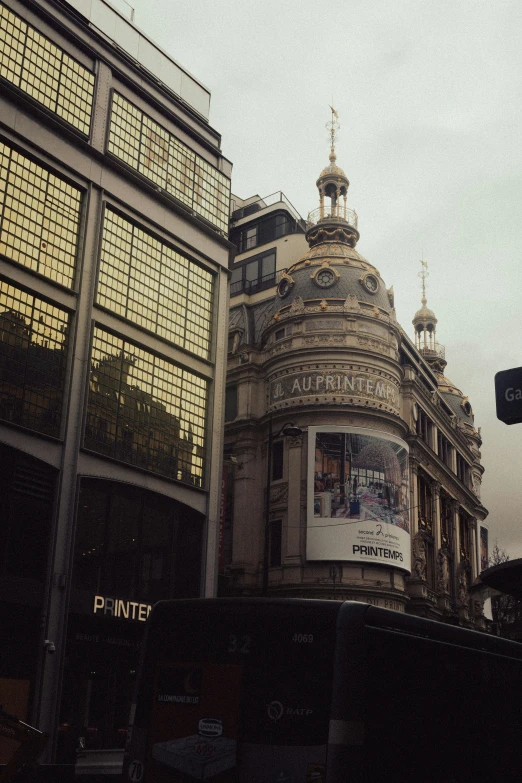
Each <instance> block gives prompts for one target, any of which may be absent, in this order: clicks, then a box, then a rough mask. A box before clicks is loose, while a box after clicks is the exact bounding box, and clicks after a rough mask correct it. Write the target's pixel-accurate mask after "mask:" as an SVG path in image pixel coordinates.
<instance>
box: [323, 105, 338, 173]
mask: <svg viewBox="0 0 522 783" xmlns="http://www.w3.org/2000/svg"><path fill="white" fill-rule="evenodd" d="M330 110H331V112H332V118H331V120H329V121H328V122H327V123H326V130H327V131H328V135H329V137H330V145H331V147H332V150H331V152H330V160H332V156H333V160H335V142H336V141H337V131H338V130H339V128H340V127H341V126H340V125H339V115H338V114H337V112H336V111H335V109H334V107H333V106H330ZM332 162H333V161H332Z"/></svg>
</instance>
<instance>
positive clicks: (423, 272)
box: [419, 260, 429, 305]
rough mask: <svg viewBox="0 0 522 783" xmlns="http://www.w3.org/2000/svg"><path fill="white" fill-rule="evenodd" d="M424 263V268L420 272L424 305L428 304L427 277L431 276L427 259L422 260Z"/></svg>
mask: <svg viewBox="0 0 522 783" xmlns="http://www.w3.org/2000/svg"><path fill="white" fill-rule="evenodd" d="M420 263H421V264H422V269H421V271H420V272H419V277H420V278H421V280H422V299H421V302H422V304H423V305H426V304H427V302H428V300H427V299H426V278H427V277H428V276H429V272H428V264H427V262H426V261H423V260H421V262H420Z"/></svg>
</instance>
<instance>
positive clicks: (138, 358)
mask: <svg viewBox="0 0 522 783" xmlns="http://www.w3.org/2000/svg"><path fill="white" fill-rule="evenodd" d="M74 7H75V9H77V10H79V11H80V13H79V14H78V13H77V12H76V10H74V9H73V8H72V7H69V6H68V5H67V4H63V3H58V2H51V1H50V0H49V1H47V0H38V2H31V3H29V2H28V3H21V2H18V1H17V0H6V1H5V2H2V3H1V4H0V15H1V16H0V20H1V24H2V44H1V47H2V66H1V70H0V79H1V82H2V95H1V96H0V154H1V169H0V297H1V299H0V330H1V340H0V362H1V369H0V449H1V457H2V460H3V464H4V465H5V466H6V467H5V470H4V471H3V475H4V478H5V481H4V495H3V505H2V515H3V521H4V523H5V522H6V524H4V528H3V529H4V530H6V531H7V532H6V533H5V536H4V538H5V541H4V546H3V554H2V562H3V571H2V575H1V578H2V586H3V590H2V595H3V603H2V611H3V612H5V618H6V626H5V627H11V624H12V622H13V619H12V618H13V617H14V616H18V617H19V621H17V623H18V625H20V632H19V633H18V632H17V634H15V636H16V639H17V641H16V643H15V644H14V646H13V648H12V659H11V660H12V667H11V668H10V669H9V671H6V672H5V675H6V677H7V679H9V680H16V681H17V682H18V686H17V687H18V690H19V691H20V693H22V692H23V693H24V694H25V696H24V699H25V702H24V703H25V708H24V714H23V715H20V717H22V718H25V719H27V720H29V721H30V722H33V723H36V724H38V725H39V727H40V728H42V729H44V730H46V731H49V732H50V733H51V735H52V736H53V737H54V738H56V729H57V725H58V722H59V721H61V723H62V724H71V725H72V724H74V726H73V728H72V729H70V730H71V731H72V730H74V731H75V732H76V735H78V734H79V733H80V732H81V731H83V733H84V734H85V733H86V732H87V731H88V733H89V737H90V742H91V745H92V747H111V746H114V745H121V743H122V742H123V741H124V738H125V737H124V733H125V732H124V730H125V727H126V722H127V717H128V714H126V713H127V711H128V706H129V693H130V688H131V685H132V680H133V678H134V677H135V671H136V667H137V656H138V647H139V643H140V640H141V637H142V634H143V620H144V619H145V616H146V613H147V611H148V609H147V607H148V606H149V605H150V603H151V602H154V601H155V600H157V599H158V598H160V597H161V598H166V597H175V596H178V595H183V596H186V595H200V594H206V595H212V594H213V593H214V592H215V586H216V579H217V574H216V564H217V534H218V528H217V525H218V514H219V500H220V496H219V491H220V481H221V471H220V462H221V452H222V431H221V422H222V418H223V406H224V394H223V386H224V372H225V366H224V355H225V350H224V346H225V338H226V303H227V300H228V264H229V255H230V250H231V245H230V243H229V242H228V240H227V238H226V236H227V231H228V213H229V206H228V202H229V194H230V183H229V177H230V172H231V166H230V163H229V162H228V161H226V159H224V158H223V156H222V155H221V152H220V147H219V143H220V138H219V135H218V134H217V133H216V132H215V131H214V130H213V129H212V128H211V127H210V126H209V125H208V123H207V121H206V118H205V117H204V116H203V115H204V113H203V112H202V106H203V104H202V100H200V99H201V95H202V94H203V93H205V91H204V89H203V88H200V87H198V89H197V90H196V92H197V93H198V95H197V96H196V93H194V102H193V105H191V104H190V95H191V92H190V90H186V91H185V92H183V91H181V93H180V92H176V91H175V90H172V89H170V88H169V87H168V86H166V85H167V84H168V80H165V81H164V84H163V85H162V84H161V83H160V82H158V80H154V79H152V78H150V76H149V75H148V72H147V71H146V70H144V69H143V67H141V66H140V65H139V64H138V63H137V62H136V61H135V60H133V59H132V57H130V56H129V57H127V56H126V55H125V54H124V53H122V52H121V51H120V50H118V49H116V48H115V46H114V45H112V44H111V43H110V42H109V41H108V40H107V38H106V37H104V36H103V35H101V34H100V33H99V32H98V29H97V27H96V26H95V25H94V26H93V25H89V24H88V20H87V18H86V17H84V16H82V8H79V9H78V8H77V7H78V4H77V3H76V4H74ZM107 12H108V13H112V14H114V12H113V11H110V10H109V7H107ZM116 16H117V20H116V21H117V23H118V25H119V26H120V27H121V28H122V29H125V30H126V31H127V33H128V34H129V35H130V36H131V38H132V36H134V35H135V34H136V30H135V28H133V27H132V25H130V24H128V23H127V22H125V21H124V20H123V19H122V18H121V17H119V16H118V15H115V17H114V18H115V19H116ZM120 32H121V31H120ZM129 40H130V39H129ZM140 40H146V39H144V37H143V36H141V38H140ZM150 45H151V46H152V44H150ZM160 61H161V62H162V63H163V64H164V65H165V67H167V66H168V62H169V58H167V57H166V56H165V55H163V54H162V55H161V58H160ZM162 67H163V66H162ZM173 68H174V66H173ZM194 85H195V88H196V86H197V82H196V81H194ZM195 88H194V89H195ZM198 90H199V92H198ZM200 93H201V94H200ZM198 96H199V97H198ZM24 477H25V479H24ZM24 498H25V499H24ZM89 515H90V516H89ZM131 531H134V535H131ZM22 534H23V537H22ZM29 539H30V541H31V543H30V544H29V543H28V544H27V547H26V548H24V546H23V545H22V541H27V542H28V541H29ZM33 561H34V562H38V564H39V568H38V570H36V569H34V568H33V567H32V566H31V563H32V562H33ZM24 563H25V565H24ZM31 572H32V573H31ZM101 599H103V601H104V603H103V605H101V604H100V601H101ZM111 601H112V603H111ZM118 602H119V603H118ZM131 604H132V605H131ZM24 617H26V619H25V620H24V619H23V618H24ZM2 622H3V621H2ZM24 623H25V625H24ZM46 640H47V642H48V643H47V644H46ZM51 645H52V648H54V649H55V650H56V652H53V653H52V654H51V652H50V651H51ZM122 650H125V652H126V656H127V657H128V659H129V660H128V661H127V662H126V664H125V666H123V669H122V675H121V676H124V677H125V678H126V679H125V683H121V682H120V680H119V679H118V676H119V675H117V670H118V665H119V664H118V660H119V657H120V656H121V653H122ZM22 661H25V662H26V663H24V664H22V663H21V662H22ZM96 662H98V663H96ZM102 664H103V665H102ZM78 667H79V668H78ZM100 667H101V669H102V670H103V671H102V674H100ZM123 670H124V671H123ZM120 686H121V687H120ZM15 690H16V688H15ZM115 694H119V695H118V699H117V705H116V706H117V708H115V711H114V712H112V713H107V711H106V710H105V708H103V706H102V705H104V704H105V705H107V704H109V703H110V702H111V700H112V701H113V702H114V700H115ZM122 694H123V695H122ZM13 698H14V697H13ZM16 698H18V697H16ZM22 701H23V699H22ZM114 703H116V702H114ZM60 705H61V706H60ZM8 706H9V705H7V704H4V707H5V708H6V709H8ZM102 718H103V720H102ZM67 731H69V730H68V729H67V727H66V726H65V727H64V725H62V730H61V732H60V733H59V735H58V737H59V742H58V751H59V753H60V751H63V748H64V747H65V745H66V744H67V743H66V741H65V739H64V737H65V734H66V733H67ZM55 748H56V743H51V746H50V753H49V757H51V755H52V753H53V752H54V750H55ZM62 755H63V754H62Z"/></svg>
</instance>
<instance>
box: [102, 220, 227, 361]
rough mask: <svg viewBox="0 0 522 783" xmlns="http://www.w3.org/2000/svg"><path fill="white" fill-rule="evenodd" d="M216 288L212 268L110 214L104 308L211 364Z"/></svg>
mask: <svg viewBox="0 0 522 783" xmlns="http://www.w3.org/2000/svg"><path fill="white" fill-rule="evenodd" d="M213 287H214V280H213V276H212V274H211V273H210V272H208V271H207V270H206V269H203V268H202V267H200V266H198V265H197V264H196V263H194V262H192V261H190V260H189V259H188V258H185V256H183V255H181V253H178V252H177V251H176V250H173V248H171V247H169V246H168V245H166V244H164V243H163V242H160V241H159V240H158V239H156V238H155V237H153V236H152V235H151V234H149V233H147V232H146V231H144V230H143V229H142V228H139V227H138V226H135V225H134V224H133V223H130V222H129V221H128V220H125V218H123V217H121V216H120V215H118V214H117V213H116V212H113V211H112V210H110V209H107V210H106V212H105V222H104V227H103V237H102V250H101V264H100V275H99V280H98V292H97V302H98V304H100V305H102V306H103V307H107V308H108V309H109V310H111V311H112V312H114V313H116V314H117V315H121V316H123V317H124V318H128V319H130V320H131V321H132V322H133V323H134V324H136V325H137V326H140V327H142V328H143V329H148V330H149V331H151V332H154V333H155V334H157V335H159V336H160V337H162V338H164V339H165V340H168V341H169V342H172V343H175V344H176V345H179V346H180V347H181V348H185V349H186V350H187V351H191V352H192V353H195V354H196V355H197V356H200V357H201V358H203V359H207V358H208V357H209V353H210V333H211V325H212V298H213V297H212V294H213Z"/></svg>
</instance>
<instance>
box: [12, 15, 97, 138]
mask: <svg viewBox="0 0 522 783" xmlns="http://www.w3.org/2000/svg"><path fill="white" fill-rule="evenodd" d="M0 39H1V41H2V47H1V50H0V76H2V77H3V78H4V79H7V80H8V81H9V82H11V84H14V85H15V86H16V87H19V88H20V89H21V90H23V91H24V92H26V93H27V94H28V95H30V96H31V97H32V98H34V99H35V100H36V101H38V102H39V103H41V104H43V105H44V106H46V107H47V108H48V109H50V111H52V112H54V113H55V114H57V115H58V116H59V117H61V118H62V119H64V120H65V121H66V122H68V123H70V124H71V125H73V126H74V127H75V128H77V129H78V130H79V131H81V132H82V133H85V135H88V134H89V125H90V121H91V110H92V101H93V95H94V74H93V73H91V72H90V71H89V70H87V68H84V66H83V65H80V63H79V62H77V61H76V60H74V59H73V58H72V57H69V55H68V54H66V53H65V52H64V51H63V50H62V49H60V47H58V46H56V45H55V44H54V43H52V41H50V40H49V39H48V38H46V37H45V36H44V35H42V34H41V33H39V32H38V31H37V30H35V29H34V28H33V27H31V25H28V24H27V23H26V22H24V20H23V19H21V18H20V17H19V16H17V15H16V14H14V13H13V12H12V11H11V10H10V9H8V8H6V6H5V5H3V4H2V3H0Z"/></svg>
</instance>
